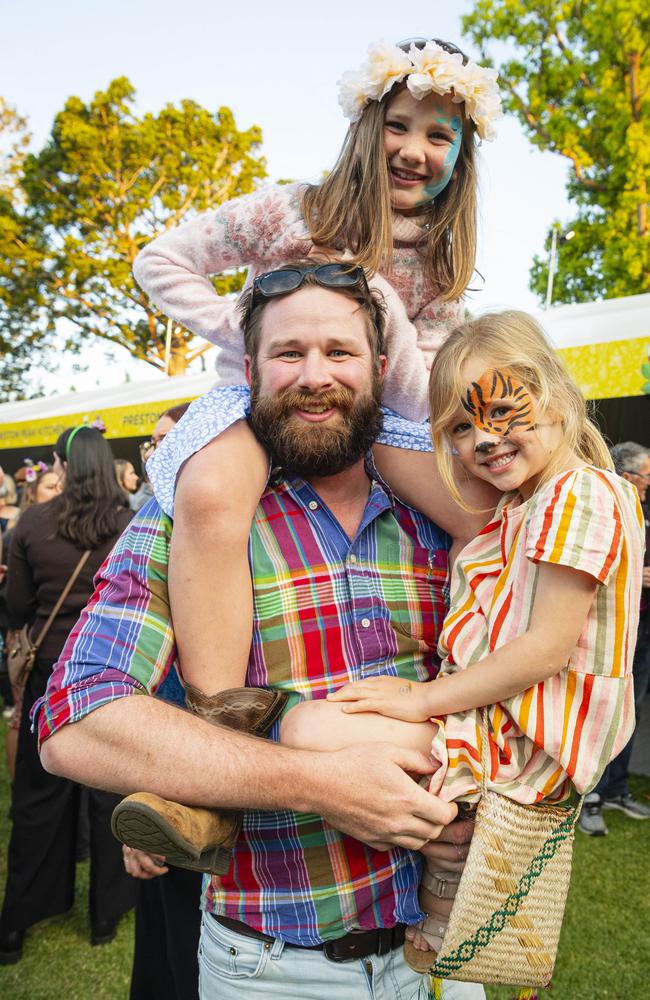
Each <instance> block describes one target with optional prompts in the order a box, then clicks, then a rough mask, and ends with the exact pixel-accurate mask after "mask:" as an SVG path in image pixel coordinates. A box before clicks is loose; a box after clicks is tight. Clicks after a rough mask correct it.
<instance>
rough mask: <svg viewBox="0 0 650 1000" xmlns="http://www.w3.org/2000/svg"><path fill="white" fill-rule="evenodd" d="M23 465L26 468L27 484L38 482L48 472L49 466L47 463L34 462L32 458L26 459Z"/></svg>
mask: <svg viewBox="0 0 650 1000" xmlns="http://www.w3.org/2000/svg"><path fill="white" fill-rule="evenodd" d="M23 465H24V466H25V482H26V483H34V482H36V480H37V479H38V477H39V476H42V475H43V473H44V472H47V471H48V466H47V465H46V464H45V462H33V461H32V459H31V458H26V459H24V461H23Z"/></svg>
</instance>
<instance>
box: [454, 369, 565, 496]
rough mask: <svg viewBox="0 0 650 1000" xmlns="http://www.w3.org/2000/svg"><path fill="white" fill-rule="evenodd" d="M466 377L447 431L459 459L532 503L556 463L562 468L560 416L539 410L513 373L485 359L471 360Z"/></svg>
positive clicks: (480, 476) (497, 485)
mask: <svg viewBox="0 0 650 1000" xmlns="http://www.w3.org/2000/svg"><path fill="white" fill-rule="evenodd" d="M461 374H462V378H463V383H464V386H465V388H464V389H463V390H462V395H461V398H460V399H459V400H458V405H457V407H456V410H455V411H454V413H453V414H452V415H451V416H450V419H449V423H448V425H447V427H446V428H445V436H446V437H447V439H448V441H449V443H450V445H451V447H452V448H453V450H454V452H455V455H456V456H457V459H458V461H460V463H461V465H462V466H463V467H464V468H465V469H466V470H467V471H468V472H469V473H470V474H471V475H473V476H475V477H476V478H477V479H482V480H484V481H485V482H487V483H490V485H491V486H494V487H495V488H496V489H498V490H500V491H501V492H502V493H510V492H513V491H516V492H518V493H519V494H520V495H521V497H522V498H523V499H524V500H527V499H528V498H529V497H530V496H532V494H533V492H534V490H535V489H536V488H537V485H538V483H539V482H541V480H542V479H543V477H544V476H545V475H546V473H547V470H548V469H549V468H550V467H551V463H553V468H558V469H559V468H560V465H559V464H558V463H561V461H562V460H563V458H564V451H565V443H564V430H563V426H562V419H561V417H560V416H559V415H557V414H554V413H552V412H550V411H548V410H544V411H540V410H539V408H538V404H537V402H536V400H535V398H534V396H532V395H531V393H530V391H529V390H528V388H527V386H526V385H524V384H523V383H522V382H521V379H519V378H518V377H517V376H516V375H515V374H514V372H513V371H511V370H509V369H507V368H496V367H490V362H489V361H487V360H486V359H485V358H483V357H481V356H480V355H478V356H472V357H469V358H468V359H467V360H466V361H465V362H464V364H463V365H462V368H461ZM567 455H569V453H568V452H567ZM569 457H571V456H569ZM574 460H575V456H573V458H571V461H574Z"/></svg>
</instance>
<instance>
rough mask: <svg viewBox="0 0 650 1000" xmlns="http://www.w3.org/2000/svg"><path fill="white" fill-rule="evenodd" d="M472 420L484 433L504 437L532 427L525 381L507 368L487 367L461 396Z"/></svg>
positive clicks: (532, 415)
mask: <svg viewBox="0 0 650 1000" xmlns="http://www.w3.org/2000/svg"><path fill="white" fill-rule="evenodd" d="M461 402H462V404H463V409H464V410H465V412H466V413H467V414H468V416H469V417H470V419H471V421H472V423H473V424H474V425H475V426H476V427H478V429H479V430H482V431H485V432H486V433H487V434H494V435H496V436H498V437H503V438H506V437H508V436H509V435H510V434H511V433H512V432H521V431H532V430H534V429H535V422H534V410H533V401H532V399H531V396H530V393H529V392H528V389H527V388H526V386H525V385H524V383H523V382H522V381H521V380H520V379H519V378H518V377H517V376H516V375H515V374H514V373H513V372H511V371H510V370H509V369H508V368H490V369H488V371H485V372H483V374H482V375H481V376H480V377H479V379H478V380H477V381H476V382H472V383H471V384H470V386H469V388H468V389H467V392H466V395H465V398H464V399H462V400H461Z"/></svg>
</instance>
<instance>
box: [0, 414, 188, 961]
mask: <svg viewBox="0 0 650 1000" xmlns="http://www.w3.org/2000/svg"><path fill="white" fill-rule="evenodd" d="M186 409H187V405H180V406H176V407H173V408H172V409H170V410H167V411H165V412H164V413H162V414H161V416H160V418H159V420H158V422H157V424H156V426H155V428H154V433H153V435H152V438H151V440H150V441H148V442H145V443H144V444H143V446H142V449H141V451H142V454H143V457H144V458H145V459H146V458H147V457H148V456H149V455H151V454H152V452H153V451H154V450H155V448H156V446H157V445H158V444H159V443H160V441H162V440H163V438H164V436H165V434H166V433H167V431H168V430H169V429H170V427H172V426H173V425H174V423H175V422H176V421H177V420H178V419H180V416H182V414H183V413H184V412H185V410H186ZM150 496H151V490H150V487H149V486H148V482H147V479H146V472H145V471H144V465H143V469H142V474H141V475H138V473H136V471H135V469H134V467H133V465H132V463H131V462H129V461H127V460H125V459H114V458H113V452H112V450H111V447H110V444H109V443H108V442H107V441H106V440H105V439H104V438H103V436H102V434H101V433H100V431H99V430H97V429H95V428H93V427H91V426H84V425H82V426H78V427H73V428H69V429H68V430H66V431H64V432H63V433H62V434H61V436H60V437H59V439H58V440H57V442H56V443H55V445H54V448H53V455H52V462H51V464H47V463H46V462H42V461H39V462H33V461H32V460H31V459H30V458H26V459H25V461H24V463H23V464H22V465H21V467H20V468H19V469H18V470H16V472H15V474H14V475H13V476H12V475H10V474H8V473H6V472H5V471H4V470H2V469H0V500H1V502H2V508H1V511H2V522H1V527H2V533H1V536H0V538H1V541H0V544H1V552H2V553H3V554H4V557H5V559H6V562H3V561H2V559H0V564H1V566H0V572H1V574H2V588H1V590H0V626H1V640H2V647H1V648H2V650H3V653H4V655H3V669H2V671H1V672H0V676H1V678H2V687H1V693H2V696H3V700H4V714H5V718H6V719H7V721H8V730H7V735H6V741H5V750H6V761H7V770H8V773H9V777H10V782H11V789H12V799H11V823H12V827H11V839H10V841H9V844H8V845H7V882H6V886H5V893H4V901H3V904H2V911H1V913H0V962H5V963H6V962H11V961H14V960H18V959H19V958H20V956H21V953H22V943H23V939H24V935H25V931H26V930H27V929H28V928H29V927H30V926H32V925H33V924H36V923H38V922H39V921H41V920H43V919H44V918H46V917H50V916H55V915H57V914H62V913H65V912H67V911H68V910H69V909H70V907H71V906H72V903H73V899H74V886H75V868H76V862H77V861H78V860H80V859H83V860H86V859H87V858H89V860H90V887H89V900H88V904H89V922H90V940H91V943H92V944H93V945H100V944H106V943H109V942H110V941H112V940H113V939H114V937H115V934H116V929H117V925H118V923H119V920H120V918H121V917H122V915H123V914H124V913H125V912H126V911H127V910H129V909H131V908H132V907H133V906H134V904H135V901H136V895H137V893H136V884H135V883H134V881H133V879H132V878H131V877H130V876H129V874H128V873H127V872H126V870H125V866H124V858H123V851H122V847H121V845H120V844H119V843H118V842H117V841H116V840H115V838H114V837H113V835H112V833H111V814H112V812H113V809H114V808H115V805H116V804H117V802H118V801H119V797H118V796H116V795H115V794H111V793H109V792H104V791H101V790H98V789H95V788H86V787H85V786H82V785H80V784H79V783H77V782H73V781H69V780H66V779H65V778H59V777H55V776H54V775H51V774H48V773H47V772H46V771H45V770H44V768H43V767H42V765H41V763H40V760H39V757H38V748H37V744H36V741H35V739H34V736H33V733H32V731H31V722H30V713H31V709H32V706H33V705H34V703H35V702H36V701H37V699H38V698H40V697H42V695H43V694H44V692H45V689H46V686H47V683H48V680H49V677H50V674H51V672H52V667H53V665H54V664H55V663H56V661H57V660H58V658H59V656H60V654H61V652H62V650H63V648H64V645H65V642H66V639H67V637H68V635H69V633H70V631H71V629H72V626H73V625H74V623H75V622H76V620H77V618H78V617H79V614H80V612H81V610H82V609H83V607H84V606H85V605H86V603H87V602H88V600H89V598H90V596H91V594H92V591H93V580H94V577H95V575H96V573H97V571H98V569H99V567H100V566H101V565H102V563H103V562H104V560H105V559H106V557H107V555H108V553H109V551H110V550H111V548H112V547H113V545H114V543H115V541H116V539H117V538H118V537H119V535H120V534H121V532H122V531H123V530H124V528H125V527H126V525H127V523H128V522H129V520H130V519H131V517H132V516H133V512H134V511H135V510H138V509H139V507H141V506H142V505H143V504H144V503H146V501H147V499H148V498H149V497H150ZM82 560H83V565H81V566H80V563H81V562H82ZM79 566H80V568H79V572H78V574H77V575H76V577H75V579H74V585H73V586H72V587H71V588H70V590H69V592H68V594H67V595H66V598H65V600H64V601H63V602H62V603H61V604H60V606H59V607H58V608H56V615H55V617H54V618H53V620H52V622H51V624H50V625H49V626H48V627H44V626H45V625H46V622H47V619H48V616H49V615H50V613H51V612H52V610H53V609H54V608H55V605H56V603H57V598H58V597H59V595H60V594H61V592H62V591H63V590H64V589H65V587H66V584H67V582H68V580H69V579H70V577H71V575H72V574H73V573H74V572H75V570H76V569H77V567H79ZM25 625H28V626H29V635H30V638H31V640H32V641H37V640H38V650H37V654H36V657H35V661H34V665H33V667H32V669H31V671H30V673H29V675H28V677H27V678H26V681H25V682H24V683H15V682H14V683H12V682H11V679H10V677H9V674H8V670H7V663H8V658H9V653H10V651H11V649H12V644H13V642H14V641H15V639H16V637H17V634H18V632H19V630H20V629H21V628H23V627H24V626H25ZM195 888H196V887H195ZM197 892H198V889H197ZM194 909H196V907H195V908H194ZM197 912H198V911H197ZM136 971H137V970H134V975H135V974H136Z"/></svg>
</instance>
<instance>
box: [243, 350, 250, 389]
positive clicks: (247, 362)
mask: <svg viewBox="0 0 650 1000" xmlns="http://www.w3.org/2000/svg"><path fill="white" fill-rule="evenodd" d="M244 378H245V379H246V385H247V386H249V387H250V384H251V357H250V354H245V355H244Z"/></svg>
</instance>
